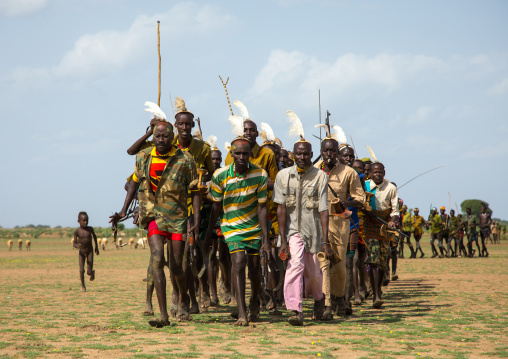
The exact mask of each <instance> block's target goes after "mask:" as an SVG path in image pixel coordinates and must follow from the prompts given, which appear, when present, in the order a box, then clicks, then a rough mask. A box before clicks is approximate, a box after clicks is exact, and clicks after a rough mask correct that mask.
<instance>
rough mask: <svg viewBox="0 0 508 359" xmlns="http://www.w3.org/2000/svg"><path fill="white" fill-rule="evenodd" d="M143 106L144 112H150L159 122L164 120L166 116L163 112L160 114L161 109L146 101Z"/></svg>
mask: <svg viewBox="0 0 508 359" xmlns="http://www.w3.org/2000/svg"><path fill="white" fill-rule="evenodd" d="M145 106H146V107H147V108H145V111H146V112H150V113H151V114H152V115H153V117H154V118H157V119H159V120H165V119H166V114H165V113H164V112H162V110H161V108H160V107H159V106H157V104H156V103H153V102H150V101H146V102H145Z"/></svg>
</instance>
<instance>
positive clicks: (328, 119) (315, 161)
mask: <svg viewBox="0 0 508 359" xmlns="http://www.w3.org/2000/svg"><path fill="white" fill-rule="evenodd" d="M330 115H331V113H330V112H328V110H326V119H325V125H326V126H327V127H328V132H330ZM319 131H320V132H319V133H320V135H319V137H317V136H316V135H312V136H314V137H316V138H318V139H319V140H320V141H321V130H319ZM320 159H321V154H319V156H318V157H317V158H316V159H315V160H314V162H312V164H313V165H315V164H316V163H317V162H318V161H319V160H320Z"/></svg>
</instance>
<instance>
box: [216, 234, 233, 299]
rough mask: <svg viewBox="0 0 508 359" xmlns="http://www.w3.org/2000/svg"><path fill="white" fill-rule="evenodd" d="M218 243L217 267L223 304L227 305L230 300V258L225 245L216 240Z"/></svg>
mask: <svg viewBox="0 0 508 359" xmlns="http://www.w3.org/2000/svg"><path fill="white" fill-rule="evenodd" d="M218 242H219V267H220V270H221V275H222V283H223V285H224V297H223V301H224V304H229V303H230V302H231V299H232V295H233V294H232V293H231V265H232V264H231V256H230V254H229V249H228V246H227V244H226V243H224V242H223V241H221V240H220V239H219V240H218Z"/></svg>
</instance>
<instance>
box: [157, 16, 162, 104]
mask: <svg viewBox="0 0 508 359" xmlns="http://www.w3.org/2000/svg"><path fill="white" fill-rule="evenodd" d="M160 23H161V22H160V21H159V20H157V51H158V53H159V96H158V98H157V105H159V107H160V105H161V34H160V32H159V25H160Z"/></svg>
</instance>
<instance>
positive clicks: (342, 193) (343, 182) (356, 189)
mask: <svg viewBox="0 0 508 359" xmlns="http://www.w3.org/2000/svg"><path fill="white" fill-rule="evenodd" d="M322 164H323V161H322V160H321V161H319V162H318V163H316V164H315V167H316V168H321V165H322ZM322 172H324V171H322ZM328 176H329V180H328V184H329V185H330V187H332V188H333V190H334V191H335V193H336V194H337V195H338V197H339V200H340V201H348V198H349V196H351V200H357V201H358V202H360V203H361V204H362V206H363V205H365V192H364V191H363V188H362V183H361V182H360V177H359V176H358V173H356V171H355V170H354V169H352V168H351V167H349V166H345V165H343V164H342V163H340V162H339V161H337V162H336V164H335V167H334V168H333V169H332V170H331V171H330V174H329V175H328ZM334 198H335V196H334V195H333V193H332V191H330V189H329V188H328V202H330V201H331V200H332V199H334ZM347 222H348V223H349V220H347Z"/></svg>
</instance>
